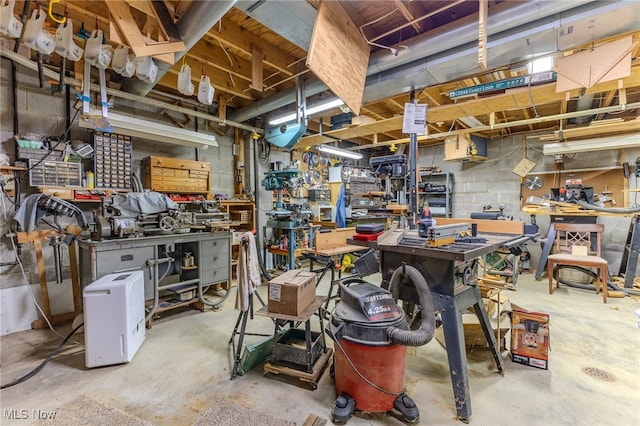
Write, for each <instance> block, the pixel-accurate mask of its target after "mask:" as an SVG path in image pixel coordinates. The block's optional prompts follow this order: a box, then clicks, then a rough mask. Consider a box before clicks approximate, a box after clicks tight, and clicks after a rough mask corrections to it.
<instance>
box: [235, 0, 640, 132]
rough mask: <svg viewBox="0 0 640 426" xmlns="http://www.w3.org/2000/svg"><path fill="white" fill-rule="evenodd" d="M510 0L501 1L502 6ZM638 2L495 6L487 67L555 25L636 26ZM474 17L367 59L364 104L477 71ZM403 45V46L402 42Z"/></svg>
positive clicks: (270, 103)
mask: <svg viewBox="0 0 640 426" xmlns="http://www.w3.org/2000/svg"><path fill="white" fill-rule="evenodd" d="M507 4H509V5H512V4H513V2H505V5H507ZM638 9H640V6H638V3H636V2H634V1H617V2H608V1H605V2H598V1H596V2H586V3H585V2H584V1H566V2H565V1H562V2H547V1H542V2H523V3H517V4H516V5H515V6H512V7H509V8H498V9H497V10H495V11H493V10H492V13H491V15H490V17H489V25H488V28H489V32H490V37H489V44H488V49H489V50H488V51H489V53H488V56H489V65H490V67H499V66H506V65H509V64H512V63H516V62H519V61H522V60H525V59H527V58H530V57H532V56H534V55H539V54H545V53H551V52H555V51H557V50H558V47H559V45H560V44H562V47H563V48H566V47H568V44H569V42H568V41H567V40H558V38H559V37H560V36H559V29H560V28H563V27H565V26H567V25H569V24H571V25H574V26H576V27H579V26H580V25H582V23H583V22H589V20H591V21H593V19H594V18H595V17H598V18H601V17H602V16H603V15H610V16H611V15H615V16H616V17H617V21H616V25H609V26H607V25H600V26H599V27H598V28H596V29H595V30H594V29H593V28H590V31H588V32H583V33H582V34H575V33H572V34H573V38H572V40H571V41H570V44H571V45H576V44H583V43H587V42H589V41H592V40H594V39H598V38H602V37H606V36H607V35H612V34H611V33H612V32H613V31H615V32H616V33H619V32H625V31H631V30H634V29H637V28H638V26H639V25H640V24H639V23H638V22H636V21H635V20H634V18H633V17H635V16H637V14H638ZM477 25H478V23H477V18H476V17H467V18H463V19H461V20H459V21H456V22H453V23H451V24H448V25H444V26H442V27H439V28H438V29H436V30H433V31H430V32H427V33H424V34H421V35H419V36H417V37H415V38H413V39H411V40H410V41H409V48H408V49H401V50H400V51H399V54H398V56H394V55H391V54H389V52H387V51H386V50H385V51H379V52H376V53H374V54H373V55H372V56H371V59H370V60H369V68H368V71H367V75H368V77H367V80H366V83H365V92H364V97H363V102H371V101H375V100H378V99H382V98H386V97H389V96H394V95H397V94H399V93H403V92H406V91H408V90H410V88H411V87H414V88H418V87H425V86H429V85H433V84H439V83H442V82H446V81H451V80H454V79H458V78H462V77H464V76H467V75H470V74H473V73H476V72H479V71H480V68H479V66H478V63H477V52H478V47H477ZM405 44H407V43H406V42H405ZM305 85H306V87H305V92H304V95H305V97H309V96H313V95H315V94H318V93H320V92H323V91H325V90H327V89H328V87H327V86H326V85H325V84H324V83H322V82H320V81H319V80H318V79H312V80H310V81H307V82H306V83H305ZM294 101H295V89H287V90H283V91H281V92H280V93H278V94H277V95H274V96H272V97H269V98H266V99H263V100H260V101H258V102H255V103H254V104H253V105H251V106H249V107H245V108H241V109H239V110H237V111H235V112H234V113H232V114H230V116H229V118H230V119H233V120H235V121H240V122H242V121H245V120H248V119H250V118H253V117H256V116H258V115H261V114H264V113H267V112H269V111H273V110H274V109H278V108H281V107H283V106H285V105H288V104H290V103H292V102H294Z"/></svg>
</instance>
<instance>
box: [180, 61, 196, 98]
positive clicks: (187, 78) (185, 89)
mask: <svg viewBox="0 0 640 426" xmlns="http://www.w3.org/2000/svg"><path fill="white" fill-rule="evenodd" d="M178 91H179V92H180V93H182V94H183V95H187V96H191V95H193V92H194V91H195V86H194V85H193V83H192V82H191V67H190V66H189V65H188V64H183V65H182V66H181V67H180V73H178Z"/></svg>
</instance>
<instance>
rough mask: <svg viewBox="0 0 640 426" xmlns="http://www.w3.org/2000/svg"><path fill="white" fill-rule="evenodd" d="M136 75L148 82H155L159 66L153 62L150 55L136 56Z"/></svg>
mask: <svg viewBox="0 0 640 426" xmlns="http://www.w3.org/2000/svg"><path fill="white" fill-rule="evenodd" d="M135 62H136V77H138V78H139V79H140V80H142V81H144V82H146V83H153V82H155V81H156V76H157V75H158V66H157V65H156V64H155V62H153V59H151V57H150V56H143V57H141V58H136V60H135Z"/></svg>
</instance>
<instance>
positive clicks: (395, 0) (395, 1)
mask: <svg viewBox="0 0 640 426" xmlns="http://www.w3.org/2000/svg"><path fill="white" fill-rule="evenodd" d="M393 4H394V5H395V6H396V7H397V8H398V10H399V11H400V13H402V16H404V19H406V20H407V22H411V26H412V27H413V29H414V30H416V33H418V34H420V33H421V32H422V26H421V25H420V22H418V21H416V20H415V17H414V16H413V15H412V14H411V12H410V11H409V9H408V8H407V6H405V5H404V2H403V1H402V0H393Z"/></svg>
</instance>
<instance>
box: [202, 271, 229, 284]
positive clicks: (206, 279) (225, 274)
mask: <svg viewBox="0 0 640 426" xmlns="http://www.w3.org/2000/svg"><path fill="white" fill-rule="evenodd" d="M200 278H201V279H202V284H203V285H207V284H212V283H217V282H221V281H229V280H230V277H229V268H216V269H209V270H203V271H202V275H201V277H200Z"/></svg>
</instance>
